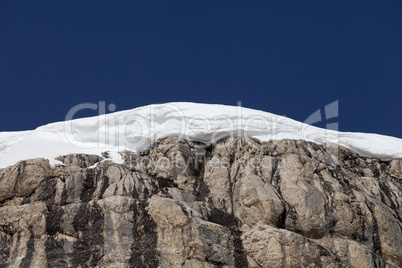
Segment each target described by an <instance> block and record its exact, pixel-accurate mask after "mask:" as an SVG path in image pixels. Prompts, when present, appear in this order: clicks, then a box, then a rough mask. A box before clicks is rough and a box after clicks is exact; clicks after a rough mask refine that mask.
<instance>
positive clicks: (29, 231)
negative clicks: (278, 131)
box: [0, 137, 402, 267]
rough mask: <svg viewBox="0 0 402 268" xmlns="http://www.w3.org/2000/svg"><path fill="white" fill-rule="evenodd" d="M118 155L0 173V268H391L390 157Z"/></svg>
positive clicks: (168, 146) (401, 217) (274, 148)
mask: <svg viewBox="0 0 402 268" xmlns="http://www.w3.org/2000/svg"><path fill="white" fill-rule="evenodd" d="M121 155H122V157H123V159H124V163H123V164H121V165H120V164H116V163H112V162H110V161H108V160H107V159H102V158H100V157H97V156H94V155H82V154H81V155H68V156H63V157H60V158H59V160H60V161H62V162H63V163H64V165H59V166H55V167H51V166H50V165H49V164H48V161H47V160H44V159H32V160H26V161H22V162H19V163H17V164H16V165H14V166H11V167H8V168H5V169H2V170H0V267H402V161H401V160H400V159H394V160H392V161H389V162H383V161H381V160H378V159H371V158H362V157H359V156H358V155H357V154H355V153H353V152H351V151H349V150H347V149H344V148H338V147H335V146H331V145H329V146H324V145H317V144H314V143H310V142H306V141H301V140H298V141H296V140H280V141H269V142H265V143H260V142H259V141H257V140H255V139H249V138H227V139H224V140H221V141H219V142H217V144H215V145H213V146H207V145H205V144H202V143H197V142H189V141H185V140H182V139H179V138H176V137H169V138H166V139H164V140H159V141H157V142H155V143H154V144H153V145H152V146H151V147H150V148H149V149H147V150H145V151H143V152H140V153H134V152H129V151H125V152H122V153H121ZM105 156H106V154H105Z"/></svg>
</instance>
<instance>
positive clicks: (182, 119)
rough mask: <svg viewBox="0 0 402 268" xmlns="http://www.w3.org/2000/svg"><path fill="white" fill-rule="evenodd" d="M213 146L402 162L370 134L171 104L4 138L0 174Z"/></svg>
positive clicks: (390, 145) (397, 148)
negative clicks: (282, 145) (90, 157)
mask: <svg viewBox="0 0 402 268" xmlns="http://www.w3.org/2000/svg"><path fill="white" fill-rule="evenodd" d="M172 135H175V136H180V137H182V138H185V139H190V140H195V141H201V142H204V143H213V142H215V141H217V140H219V139H221V138H224V137H227V136H236V137H239V136H248V137H255V138H258V139H259V140H261V141H268V140H270V139H304V140H308V141H312V142H315V143H319V144H329V143H335V144H339V145H342V146H344V147H347V148H349V149H351V150H353V151H355V152H357V153H358V154H360V155H362V156H368V157H377V158H381V159H383V160H389V159H392V158H401V157H402V139H397V138H393V137H389V136H382V135H376V134H366V133H349V132H337V131H332V130H327V129H321V128H317V127H314V126H311V125H307V124H304V123H300V122H297V121H294V120H292V119H289V118H286V117H283V116H278V115H274V114H271V113H267V112H263V111H257V110H252V109H247V108H241V107H236V106H225V105H212V104H197V103H179V102H178V103H167V104H158V105H149V106H144V107H139V108H136V109H133V110H127V111H121V112H116V113H112V114H107V115H101V116H95V117H89V118H82V119H75V120H71V121H65V122H58V123H52V124H48V125H45V126H41V127H39V128H37V129H35V130H32V131H21V132H0V168H4V167H7V166H9V165H13V164H15V163H16V162H18V161H19V160H24V159H30V158H38V157H42V158H46V159H49V161H50V163H51V164H56V163H59V162H58V161H56V160H55V157H57V156H60V155H66V154H71V153H86V154H98V155H101V153H102V152H106V151H108V152H109V155H110V157H111V159H112V160H113V161H115V162H118V163H119V162H121V161H122V160H121V158H120V155H119V154H118V152H119V151H123V150H132V151H140V150H143V149H146V148H147V147H148V146H149V145H150V144H151V142H152V141H154V140H157V139H161V138H165V137H167V136H172Z"/></svg>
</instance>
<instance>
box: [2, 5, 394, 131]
mask: <svg viewBox="0 0 402 268" xmlns="http://www.w3.org/2000/svg"><path fill="white" fill-rule="evenodd" d="M401 18H402V1H15V0H14V1H1V2H0V100H1V106H0V131H8V130H24V129H33V128H36V127H37V126H40V125H43V124H46V123H51V122H54V121H62V120H64V118H65V115H66V114H67V112H68V110H69V109H70V108H71V107H73V106H74V105H77V104H79V103H82V102H94V103H97V102H98V101H106V103H107V104H110V103H114V104H115V105H116V106H117V110H123V109H131V108H134V107H138V106H142V105H147V104H152V103H163V102H170V101H193V102H203V103H221V104H229V105H236V104H237V101H242V104H243V106H245V107H249V108H255V109H260V110H264V111H268V112H272V113H276V114H280V115H286V116H288V117H291V118H293V119H296V120H299V121H304V120H305V119H306V118H307V117H308V116H309V115H310V114H311V113H313V112H314V111H316V110H317V109H319V108H323V107H324V106H325V105H326V104H328V103H330V102H332V101H335V100H339V112H340V115H339V118H338V119H337V121H338V122H339V127H340V130H342V131H362V132H374V133H381V134H386V135H392V136H397V137H400V138H402V122H401V115H402V105H401V101H402V93H401V91H402V19H401ZM84 115H95V112H94V111H92V113H88V114H82V116H84Z"/></svg>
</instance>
